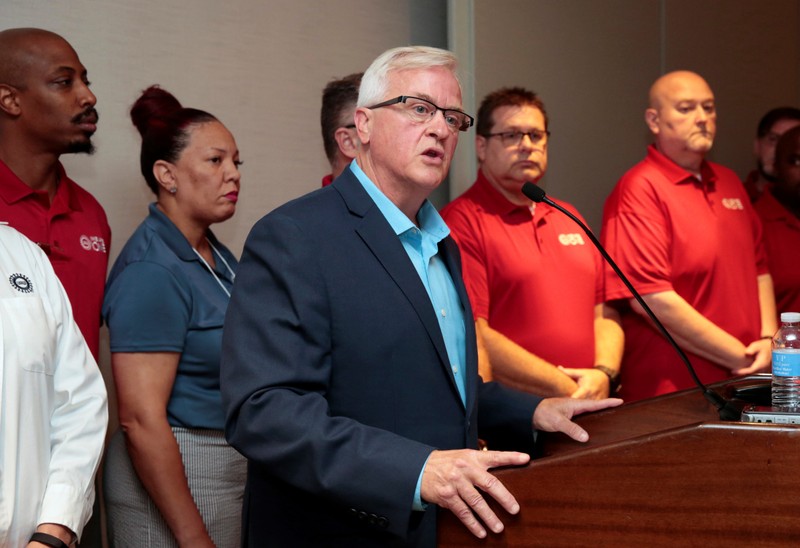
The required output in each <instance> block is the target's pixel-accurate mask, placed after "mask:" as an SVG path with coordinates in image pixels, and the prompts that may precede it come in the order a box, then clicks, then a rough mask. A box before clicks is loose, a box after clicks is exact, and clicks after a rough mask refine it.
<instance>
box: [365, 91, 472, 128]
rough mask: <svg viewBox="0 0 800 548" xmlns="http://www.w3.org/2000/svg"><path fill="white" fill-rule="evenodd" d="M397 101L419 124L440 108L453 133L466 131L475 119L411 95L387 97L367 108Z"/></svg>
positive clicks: (379, 106) (427, 120)
mask: <svg viewBox="0 0 800 548" xmlns="http://www.w3.org/2000/svg"><path fill="white" fill-rule="evenodd" d="M398 103H402V104H403V106H404V107H405V108H404V109H403V111H404V112H405V113H406V114H408V116H409V117H410V118H411V119H412V120H414V121H415V122H417V123H420V124H422V123H425V122H430V121H431V120H433V117H434V116H436V111H437V110H441V111H442V116H444V121H445V123H446V124H447V127H448V129H449V130H450V131H452V132H453V133H455V132H457V131H467V130H468V129H469V128H470V126H472V124H473V123H474V122H475V119H474V118H473V117H472V116H470V115H469V114H467V113H466V112H461V111H460V110H456V109H453V108H441V107H438V106H436V105H434V104H433V103H431V102H430V101H428V100H427V99H422V98H420V97H412V96H411V95H401V96H400V97H395V98H394V99H389V100H388V101H384V102H383V103H378V104H377V105H372V106H371V107H367V108H369V109H375V108H381V107H388V106H389V105H396V104H398Z"/></svg>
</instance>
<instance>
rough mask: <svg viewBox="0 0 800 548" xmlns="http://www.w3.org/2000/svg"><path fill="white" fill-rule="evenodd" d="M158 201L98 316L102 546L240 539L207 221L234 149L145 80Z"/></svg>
mask: <svg viewBox="0 0 800 548" xmlns="http://www.w3.org/2000/svg"><path fill="white" fill-rule="evenodd" d="M131 118H132V119H133V123H134V125H135V126H136V127H137V129H138V130H139V132H140V133H141V135H142V150H141V170H142V175H144V178H145V181H146V182H147V185H148V186H149V187H150V189H151V190H152V191H153V192H154V193H155V195H156V196H157V199H156V202H155V203H153V204H151V205H150V211H149V215H148V216H147V218H146V219H145V220H144V222H142V224H141V225H139V227H138V228H137V229H136V231H135V232H134V233H133V235H132V236H131V238H130V239H129V240H128V242H127V243H126V245H125V247H124V248H123V250H122V252H121V253H120V255H119V257H118V258H117V260H116V263H115V264H114V267H113V269H112V270H111V274H110V275H109V279H108V283H107V286H106V297H105V302H104V306H103V316H104V317H105V321H106V323H107V324H108V328H109V333H110V339H111V353H112V354H111V364H112V369H113V372H114V382H115V384H116V391H117V399H118V406H119V420H120V426H121V428H120V432H118V433H117V434H116V435H115V436H114V438H113V439H112V441H111V443H110V444H109V449H108V454H107V456H106V464H105V475H104V490H105V495H106V504H107V507H108V517H109V537H110V541H111V543H112V545H113V546H117V547H119V546H159V547H162V546H177V545H180V546H193V547H199V546H202V547H204V546H217V547H228V546H230V547H233V546H238V545H239V530H240V521H241V520H240V512H241V504H242V492H243V487H244V480H245V460H244V458H243V457H241V455H239V454H238V453H237V452H236V451H235V450H234V449H233V448H231V447H230V446H229V445H228V444H227V443H226V442H225V437H224V435H223V428H224V417H223V410H222V403H221V400H220V391H219V363H220V348H221V338H222V323H223V319H224V317H225V310H226V308H227V306H228V300H229V297H230V292H231V289H232V285H233V281H234V278H235V270H236V264H237V261H236V259H235V258H234V256H233V254H231V252H230V251H229V250H228V248H226V247H225V246H224V245H223V244H221V243H220V242H219V241H218V240H217V238H216V237H215V236H214V234H213V233H212V232H211V230H210V229H209V227H210V226H211V225H212V224H214V223H219V222H222V221H225V220H227V219H229V218H230V217H231V216H232V215H233V214H234V212H235V210H236V202H237V199H238V195H239V178H240V176H239V165H240V162H239V151H238V149H237V147H236V141H235V140H234V138H233V135H231V133H230V132H229V131H228V130H227V129H226V128H225V126H224V125H222V123H220V122H219V120H217V119H216V118H215V117H214V116H212V115H211V114H208V113H207V112H203V111H200V110H196V109H189V108H183V107H182V106H181V104H180V103H179V102H178V100H177V99H175V97H173V96H172V95H171V94H170V93H168V92H167V91H165V90H163V89H160V88H158V87H156V86H153V87H151V88H149V89H147V90H145V91H144V93H143V94H142V96H141V97H140V98H139V99H138V100H137V101H136V103H135V104H134V105H133V108H132V109H131Z"/></svg>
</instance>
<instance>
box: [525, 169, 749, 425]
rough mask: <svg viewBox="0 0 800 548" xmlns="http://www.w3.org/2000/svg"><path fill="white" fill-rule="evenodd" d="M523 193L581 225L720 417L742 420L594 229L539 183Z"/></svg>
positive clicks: (740, 414) (727, 419)
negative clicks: (696, 367) (705, 381)
mask: <svg viewBox="0 0 800 548" xmlns="http://www.w3.org/2000/svg"><path fill="white" fill-rule="evenodd" d="M522 193H523V194H524V195H525V196H527V197H528V198H530V199H531V200H533V201H534V202H536V203H541V202H544V203H546V204H547V205H549V206H551V207H554V208H555V209H557V210H559V211H560V212H561V213H563V214H564V215H566V216H567V217H569V218H570V219H572V220H573V221H574V222H575V223H577V224H578V226H580V227H581V229H582V230H583V231H584V232H585V233H586V235H587V236H588V237H589V239H590V240H591V241H592V243H593V244H594V246H595V247H596V248H597V250H598V251H599V252H600V254H601V255H602V256H603V258H604V259H605V260H606V262H607V263H608V264H609V266H611V268H612V269H613V270H614V272H616V274H617V276H618V277H619V279H620V280H622V283H624V284H625V287H627V288H628V290H629V291H630V292H631V294H632V295H633V297H634V298H635V299H636V302H638V303H639V304H640V305H641V306H642V308H643V309H644V311H645V312H646V313H647V315H648V316H649V317H650V319H651V320H652V321H653V323H654V324H655V325H656V327H657V328H658V330H659V331H660V332H661V334H662V335H664V338H666V339H667V342H669V344H670V345H671V346H672V348H674V349H675V352H677V354H678V356H679V357H680V359H681V361H682V362H683V363H684V364H685V365H686V369H687V370H688V371H689V374H690V375H691V376H692V379H693V380H694V382H695V384H696V385H697V386H698V387H699V388H700V390H701V391H702V392H703V396H705V398H706V399H707V400H708V401H709V402H710V403H711V405H713V406H714V407H716V408H717V410H718V411H719V418H720V419H722V420H724V421H738V420H740V419H741V417H742V412H741V410H740V409H739V408H737V407H736V406H735V405H734V404H733V403H731V402H729V401H728V400H726V399H725V398H723V397H722V396H721V395H719V394H718V393H717V392H714V391H713V390H711V389H710V388H709V387H707V386H706V385H705V384H703V381H701V380H700V377H698V376H697V373H696V372H695V370H694V367H692V363H691V362H690V361H689V356H687V355H686V353H685V352H684V351H683V350H682V349H681V347H680V346H678V343H676V342H675V339H673V338H672V335H670V334H669V331H667V328H666V327H664V324H662V323H661V321H660V320H659V319H658V318H657V317H656V315H655V313H654V312H653V311H652V309H651V308H650V307H649V306H647V303H646V302H644V299H643V298H642V296H641V295H640V294H639V292H638V291H636V289H634V287H633V284H631V282H630V280H628V277H627V276H625V274H623V273H622V270H620V269H619V267H618V266H617V263H615V262H614V260H613V259H612V258H611V256H610V255H609V254H608V252H607V251H606V250H605V248H604V247H603V246H602V245H601V244H600V241H599V240H598V239H597V238H596V237H595V235H594V234H592V231H591V230H589V227H588V226H586V225H585V224H584V223H583V222H582V221H581V220H580V219H578V218H577V217H576V216H575V215H573V214H572V213H570V212H569V211H568V210H567V209H565V208H563V207H561V206H560V205H558V204H557V203H555V202H554V201H553V200H551V199H550V198H548V197H547V194H545V192H544V190H542V188H541V187H539V186H537V185H535V184H533V183H531V182H526V183H525V184H524V185H522Z"/></svg>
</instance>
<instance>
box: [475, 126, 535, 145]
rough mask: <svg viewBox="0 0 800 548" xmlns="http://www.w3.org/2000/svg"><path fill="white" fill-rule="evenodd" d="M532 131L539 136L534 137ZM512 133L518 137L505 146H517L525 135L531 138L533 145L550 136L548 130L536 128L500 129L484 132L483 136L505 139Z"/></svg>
mask: <svg viewBox="0 0 800 548" xmlns="http://www.w3.org/2000/svg"><path fill="white" fill-rule="evenodd" d="M534 133H537V134H540V137H539V138H538V139H534V138H533V134H534ZM512 135H519V139H518V140H517V141H516V142H515V143H511V144H506V146H512V145H513V146H519V145H520V144H522V139H523V137H525V136H526V135H527V136H528V139H530V140H531V143H533V144H534V145H535V144H538V143H540V142H541V141H543V140H547V139H549V138H550V130H549V129H546V130H544V131H541V130H538V129H534V130H532V131H500V132H497V133H486V134H484V135H483V137H486V138H487V139H488V138H489V137H500V139H502V140H503V141H505V140H506V139H507V138H510V137H511V136H512Z"/></svg>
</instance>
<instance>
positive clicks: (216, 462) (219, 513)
mask: <svg viewBox="0 0 800 548" xmlns="http://www.w3.org/2000/svg"><path fill="white" fill-rule="evenodd" d="M172 432H173V433H174V434H175V439H176V440H177V441H178V447H179V448H180V451H181V458H182V460H183V466H184V469H185V470H186V479H187V480H188V483H189V490H190V491H191V493H192V497H193V498H194V502H195V504H196V505H197V508H198V510H200V515H201V516H202V517H203V522H204V523H205V525H206V529H207V530H208V533H209V535H211V539H212V540H213V541H214V544H216V545H217V546H218V548H235V547H238V546H239V545H240V535H241V525H242V524H241V522H242V519H241V516H242V497H243V493H244V483H245V478H246V476H247V461H246V459H245V458H244V457H243V456H241V455H240V454H239V453H237V452H236V450H235V449H234V448H233V447H231V446H230V445H228V444H227V442H226V441H225V436H224V435H223V433H222V432H220V431H216V430H197V429H188V428H178V427H173V428H172ZM103 492H104V494H105V503H106V513H107V515H108V540H109V544H110V546H112V547H113V548H126V547H128V546H130V547H134V546H135V547H141V546H152V547H154V548H161V547H177V546H178V543H177V542H176V540H175V537H174V536H173V534H172V532H171V531H170V529H169V527H168V526H167V524H166V522H165V521H164V518H162V517H161V513H160V512H159V511H158V508H156V505H155V503H153V501H152V500H151V499H150V496H149V495H148V494H147V491H145V489H144V487H143V486H142V484H141V482H140V481H139V477H138V476H137V475H136V471H135V470H134V468H133V464H132V463H131V460H130V457H129V456H128V450H127V448H126V446H125V437H124V435H123V434H122V431H121V430H119V431H117V433H116V434H114V436H113V437H112V438H111V441H110V442H109V444H108V451H107V453H106V460H105V464H104V474H103Z"/></svg>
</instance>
